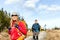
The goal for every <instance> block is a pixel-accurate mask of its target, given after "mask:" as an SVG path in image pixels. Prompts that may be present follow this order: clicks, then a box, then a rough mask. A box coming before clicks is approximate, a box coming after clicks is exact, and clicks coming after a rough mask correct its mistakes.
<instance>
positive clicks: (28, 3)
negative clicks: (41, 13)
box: [24, 0, 39, 8]
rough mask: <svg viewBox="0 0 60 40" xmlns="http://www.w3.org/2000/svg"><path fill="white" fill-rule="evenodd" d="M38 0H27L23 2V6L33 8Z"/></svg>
mask: <svg viewBox="0 0 60 40" xmlns="http://www.w3.org/2000/svg"><path fill="white" fill-rule="evenodd" d="M38 1H39V0H27V1H26V2H25V4H24V6H25V7H31V8H35V6H36V3H37V2H38Z"/></svg>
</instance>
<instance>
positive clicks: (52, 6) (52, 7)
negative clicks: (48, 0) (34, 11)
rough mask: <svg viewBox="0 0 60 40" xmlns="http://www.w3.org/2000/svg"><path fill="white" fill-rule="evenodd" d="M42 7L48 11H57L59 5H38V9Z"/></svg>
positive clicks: (59, 7) (59, 8)
mask: <svg viewBox="0 0 60 40" xmlns="http://www.w3.org/2000/svg"><path fill="white" fill-rule="evenodd" d="M42 9H45V10H48V11H58V10H60V6H59V5H50V6H48V5H42V4H41V5H39V7H38V10H42Z"/></svg>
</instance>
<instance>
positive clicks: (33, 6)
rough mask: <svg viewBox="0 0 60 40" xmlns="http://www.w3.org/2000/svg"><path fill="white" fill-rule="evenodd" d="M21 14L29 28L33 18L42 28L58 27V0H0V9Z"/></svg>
mask: <svg viewBox="0 0 60 40" xmlns="http://www.w3.org/2000/svg"><path fill="white" fill-rule="evenodd" d="M1 8H4V10H7V11H8V13H9V12H10V13H12V12H17V13H18V14H19V15H20V16H23V17H24V19H25V21H26V22H27V24H28V26H29V28H31V26H32V24H33V23H34V20H35V19H38V22H39V24H40V25H41V26H42V27H43V28H44V25H45V24H46V25H47V26H46V28H53V27H54V26H58V27H60V0H0V9H1Z"/></svg>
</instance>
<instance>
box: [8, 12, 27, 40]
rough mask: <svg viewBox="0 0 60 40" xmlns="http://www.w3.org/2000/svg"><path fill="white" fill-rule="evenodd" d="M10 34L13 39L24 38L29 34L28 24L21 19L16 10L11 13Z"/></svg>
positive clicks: (21, 39)
mask: <svg viewBox="0 0 60 40" xmlns="http://www.w3.org/2000/svg"><path fill="white" fill-rule="evenodd" d="M9 34H10V39H11V40H24V38H25V35H26V34H27V28H26V25H25V24H24V23H23V22H22V21H20V20H19V17H18V15H17V13H16V12H13V13H12V15H11V21H10V28H9Z"/></svg>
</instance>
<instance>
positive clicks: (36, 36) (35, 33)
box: [33, 32, 39, 40]
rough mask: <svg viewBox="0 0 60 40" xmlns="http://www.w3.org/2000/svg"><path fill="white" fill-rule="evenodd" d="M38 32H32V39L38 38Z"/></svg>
mask: <svg viewBox="0 0 60 40" xmlns="http://www.w3.org/2000/svg"><path fill="white" fill-rule="evenodd" d="M38 35H39V32H33V40H38Z"/></svg>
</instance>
